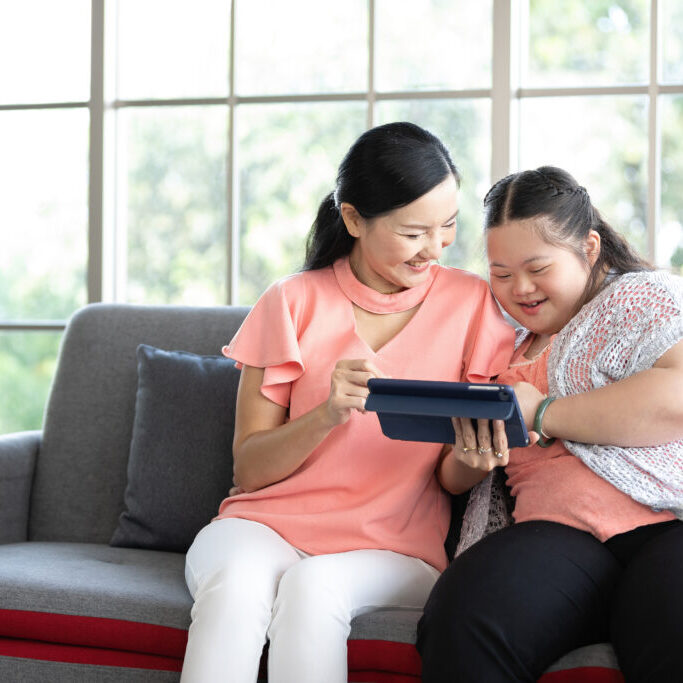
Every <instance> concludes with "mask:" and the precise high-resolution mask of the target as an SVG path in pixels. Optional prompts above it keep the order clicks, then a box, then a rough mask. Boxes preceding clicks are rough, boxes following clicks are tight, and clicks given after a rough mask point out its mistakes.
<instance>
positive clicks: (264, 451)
mask: <svg viewBox="0 0 683 683" xmlns="http://www.w3.org/2000/svg"><path fill="white" fill-rule="evenodd" d="M333 427H334V425H333V424H331V422H330V420H329V418H328V417H327V412H326V410H325V405H324V404H321V405H319V406H317V407H316V408H314V409H313V410H311V411H309V412H308V413H305V414H304V415H301V416H300V417H298V418H296V419H295V420H291V421H290V422H286V423H284V424H282V425H279V426H278V427H275V428H273V429H267V430H264V431H258V432H254V433H253V434H250V435H249V436H248V437H247V438H246V439H245V440H244V441H242V443H241V444H239V446H237V447H236V448H235V452H234V453H233V457H234V462H235V467H234V470H235V472H234V475H235V476H234V478H235V483H236V484H237V485H238V486H240V487H241V488H242V489H243V490H244V491H247V492H250V491H256V490H257V489H261V488H263V487H264V486H269V485H270V484H274V483H275V482H278V481H281V480H282V479H285V478H286V477H288V476H289V475H290V474H292V473H293V472H295V471H296V470H297V469H299V467H301V465H302V464H303V463H304V462H305V461H306V459H307V458H308V456H309V455H310V454H311V453H312V452H313V451H314V450H315V448H316V447H317V446H318V445H320V443H321V442H322V441H323V439H324V438H325V437H326V436H327V435H328V434H329V433H330V431H332V429H333Z"/></svg>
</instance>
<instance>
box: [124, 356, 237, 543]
mask: <svg viewBox="0 0 683 683" xmlns="http://www.w3.org/2000/svg"><path fill="white" fill-rule="evenodd" d="M137 359H138V389H137V397H136V401H135V419H134V421H133V435H132V439H131V447H130V456H129V459H128V482H127V485H126V490H125V493H124V502H125V506H126V509H125V510H124V511H123V512H122V513H121V516H120V518H119V524H118V527H117V528H116V530H115V531H114V535H113V536H112V539H111V544H112V545H114V546H125V547H131V548H148V549H152V550H170V551H174V552H185V551H186V550H187V549H188V548H189V547H190V544H191V543H192V540H193V539H194V537H195V536H196V534H197V532H198V531H199V530H200V529H201V528H202V527H203V526H204V525H205V524H207V523H208V522H209V521H210V520H211V518H212V517H214V516H215V515H216V512H217V510H218V505H219V503H220V502H221V500H223V498H225V497H226V496H227V495H228V491H229V489H230V486H231V485H232V457H231V453H232V436H233V431H234V424H235V396H236V394H237V385H238V383H239V376H240V372H239V370H237V368H236V367H235V363H234V361H232V360H229V359H228V358H223V357H222V356H199V355H196V354H193V353H187V352H184V351H163V350H161V349H157V348H154V347H152V346H148V345H146V344H141V345H140V346H139V347H138V350H137Z"/></svg>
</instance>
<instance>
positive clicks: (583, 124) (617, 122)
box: [520, 95, 647, 256]
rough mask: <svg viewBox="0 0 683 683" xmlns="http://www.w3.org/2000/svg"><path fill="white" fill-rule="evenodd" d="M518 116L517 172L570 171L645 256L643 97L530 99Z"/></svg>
mask: <svg viewBox="0 0 683 683" xmlns="http://www.w3.org/2000/svg"><path fill="white" fill-rule="evenodd" d="M520 115H521V133H520V150H521V153H520V168H521V169H528V168H537V167H538V166H543V165H551V166H560V167H561V168H564V169H565V170H567V171H569V172H570V173H571V174H572V175H573V176H574V177H575V178H576V179H577V180H578V182H579V183H580V184H581V185H584V186H585V187H586V189H587V190H588V192H589V193H590V196H591V200H592V202H593V205H594V206H596V207H597V208H598V209H599V210H600V212H601V213H602V215H603V217H604V218H605V220H606V221H607V222H608V223H609V224H610V225H612V227H614V228H615V230H618V231H619V232H621V233H623V234H624V235H625V236H626V237H627V239H628V240H629V241H630V242H631V244H632V245H633V246H634V247H635V248H636V249H637V250H638V251H639V252H640V253H641V254H642V255H643V256H647V230H646V224H647V98H646V97H639V96H637V97H633V96H614V95H612V96H609V97H562V98H538V99H537V98H533V99H527V100H523V101H522V105H521V109H520Z"/></svg>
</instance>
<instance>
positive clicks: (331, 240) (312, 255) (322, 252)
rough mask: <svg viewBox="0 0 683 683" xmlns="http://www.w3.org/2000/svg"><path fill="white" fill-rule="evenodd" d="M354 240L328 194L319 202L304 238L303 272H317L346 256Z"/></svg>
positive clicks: (330, 195)
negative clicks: (304, 257) (309, 228)
mask: <svg viewBox="0 0 683 683" xmlns="http://www.w3.org/2000/svg"><path fill="white" fill-rule="evenodd" d="M353 242H354V238H353V237H352V236H351V235H350V234H349V232H348V230H347V229H346V226H345V225H344V220H343V219H342V216H341V211H340V210H339V209H338V208H337V204H336V202H335V200H334V192H330V194H328V195H327V196H326V197H325V199H323V200H322V202H320V206H319V207H318V213H317V215H316V217H315V221H313V225H312V226H311V230H310V232H309V233H308V237H307V238H306V259H305V261H304V267H303V269H304V270H317V269H318V268H325V267H326V266H329V265H331V264H332V263H334V262H335V261H336V260H337V259H338V258H341V257H342V256H346V255H347V254H349V253H350V252H351V249H352V248H353Z"/></svg>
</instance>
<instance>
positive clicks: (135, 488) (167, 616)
mask: <svg viewBox="0 0 683 683" xmlns="http://www.w3.org/2000/svg"><path fill="white" fill-rule="evenodd" d="M247 310H248V309H246V308H237V307H215V308H208V307H207V308H200V307H170V306H157V307H154V306H133V305H114V304H111V305H110V304H93V305H89V306H86V307H85V308H83V309H81V310H80V311H78V312H77V313H76V314H75V315H74V316H73V318H72V319H71V320H70V322H69V324H68V326H67V330H66V332H65V335H64V338H63V342H62V346H61V351H60V357H59V362H58V367H57V371H56V375H55V379H54V382H53V386H52V390H51V393H50V397H49V401H48V405H47V407H46V412H45V420H44V428H43V430H42V431H40V432H39V431H35V432H22V433H18V434H11V435H5V436H1V437H0V680H1V681H8V682H12V681H17V682H19V681H21V682H30V681H36V682H38V681H40V682H43V681H51V682H57V683H58V682H62V681H63V682H69V683H71V682H73V681H88V682H90V681H146V682H147V681H177V680H178V679H179V671H180V667H181V664H182V657H183V652H184V647H185V642H186V636H187V628H188V625H189V622H190V608H191V605H192V600H191V597H190V595H189V593H188V591H187V589H186V587H185V581H184V578H183V568H184V550H185V549H186V547H187V545H188V544H189V541H190V540H191V537H192V536H193V535H194V533H196V531H197V530H198V529H199V528H201V526H202V525H203V524H205V523H207V522H209V520H210V518H211V514H212V512H213V511H215V509H216V506H217V503H218V500H220V498H221V497H222V496H223V495H225V492H226V491H227V490H228V488H229V486H230V483H231V480H230V477H231V469H232V465H231V452H230V447H231V434H232V424H233V420H234V395H235V391H236V386H237V378H238V375H239V373H238V371H237V370H236V369H235V368H234V366H233V365H231V361H228V360H227V359H222V358H216V356H219V354H220V348H221V346H222V345H223V344H225V343H226V342H227V341H228V340H229V339H230V338H231V337H232V335H233V333H234V332H235V331H236V330H237V328H238V327H239V325H240V323H241V321H242V320H243V318H244V316H245V315H246V313H247ZM140 344H143V345H146V346H142V347H139V345H140ZM158 349H165V350H168V351H182V352H184V353H181V354H165V353H164V352H163V351H158ZM192 354H197V356H193V355H192ZM193 373H194V374H193ZM216 378H223V379H221V381H220V382H218V381H216ZM217 386H220V387H221V391H222V393H220V392H218V393H214V392H215V390H216V387H217ZM197 387H199V389H197ZM202 392H203V393H202ZM198 425H199V426H198ZM207 434H208V436H207ZM419 616H420V615H419V613H417V612H414V611H388V612H379V613H374V614H367V615H364V616H362V617H359V618H358V619H356V620H354V623H353V625H352V633H351V637H350V641H349V680H351V681H368V682H370V681H384V682H387V681H389V682H394V683H399V682H403V681H417V680H419V657H418V656H417V653H416V651H415V648H414V646H413V643H414V638H415V626H416V623H417V620H418V618H419ZM587 665H591V666H597V667H600V668H601V670H603V671H604V674H605V677H604V678H600V679H598V678H595V679H592V680H596V681H597V680H604V681H617V680H619V678H615V677H614V676H618V675H619V674H618V672H617V671H616V664H615V662H614V656H613V653H612V651H611V649H610V648H609V646H607V645H601V646H594V647H592V648H588V649H585V650H584V651H577V652H575V653H571V654H570V655H568V656H567V657H565V658H563V660H561V661H560V662H558V663H557V664H556V665H555V667H553V671H556V672H558V673H559V672H562V674H563V675H564V676H565V677H563V678H562V679H561V680H562V681H563V682H566V681H570V680H576V681H579V680H582V678H581V671H582V667H585V666H587ZM567 669H574V670H575V671H576V676H577V677H576V678H575V679H570V678H567V677H566V674H567V671H566V670H567ZM553 676H554V674H553V673H552V672H550V673H548V674H546V675H545V676H544V677H543V679H542V680H543V681H544V683H552V681H553V680H555V679H554V678H553ZM227 680H229V675H228V676H226V681H227ZM557 680H559V679H557ZM321 683H324V682H321Z"/></svg>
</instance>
